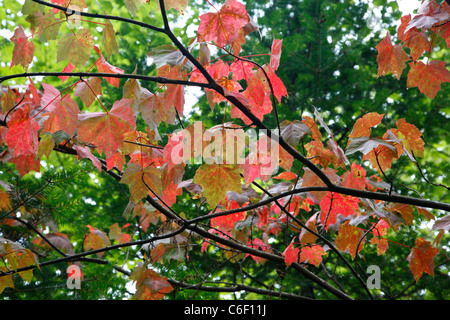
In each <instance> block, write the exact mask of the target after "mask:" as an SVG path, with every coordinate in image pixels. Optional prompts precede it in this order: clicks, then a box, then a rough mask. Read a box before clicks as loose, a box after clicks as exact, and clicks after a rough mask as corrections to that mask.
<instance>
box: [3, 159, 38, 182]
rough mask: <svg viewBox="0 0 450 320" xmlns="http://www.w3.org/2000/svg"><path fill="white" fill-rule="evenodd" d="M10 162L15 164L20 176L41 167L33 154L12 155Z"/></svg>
mask: <svg viewBox="0 0 450 320" xmlns="http://www.w3.org/2000/svg"><path fill="white" fill-rule="evenodd" d="M10 162H11V163H14V164H15V165H16V169H17V171H18V172H19V174H20V176H21V177H23V176H24V175H26V174H27V173H28V172H30V171H35V172H39V171H40V169H41V165H40V162H39V159H37V158H36V156H34V155H29V156H23V155H22V156H18V157H14V158H12V159H11V160H10Z"/></svg>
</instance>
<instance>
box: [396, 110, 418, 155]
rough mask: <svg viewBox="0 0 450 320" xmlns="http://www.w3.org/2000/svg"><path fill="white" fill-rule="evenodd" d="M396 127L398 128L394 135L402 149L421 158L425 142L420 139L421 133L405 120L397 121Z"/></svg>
mask: <svg viewBox="0 0 450 320" xmlns="http://www.w3.org/2000/svg"><path fill="white" fill-rule="evenodd" d="M396 125H397V128H398V130H397V132H396V134H397V136H398V138H399V139H400V140H401V143H402V145H403V147H404V148H406V149H407V150H408V151H409V152H413V153H414V155H415V156H418V157H423V154H424V147H423V146H424V144H425V142H424V141H423V140H422V138H421V136H422V132H420V130H419V129H417V127H416V126H415V125H413V124H411V123H407V122H406V120H405V118H402V119H399V120H398V121H397V122H396Z"/></svg>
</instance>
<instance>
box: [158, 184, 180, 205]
mask: <svg viewBox="0 0 450 320" xmlns="http://www.w3.org/2000/svg"><path fill="white" fill-rule="evenodd" d="M182 193H183V190H182V189H181V188H178V186H177V185H176V184H175V183H173V182H171V183H170V184H169V185H168V186H167V187H166V188H165V189H164V191H163V196H162V200H163V201H164V203H165V204H167V205H168V206H169V207H171V206H172V205H173V204H174V203H176V202H177V196H179V195H181V194H182Z"/></svg>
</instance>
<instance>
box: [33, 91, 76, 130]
mask: <svg viewBox="0 0 450 320" xmlns="http://www.w3.org/2000/svg"><path fill="white" fill-rule="evenodd" d="M42 87H43V88H44V95H43V96H42V98H41V106H42V107H43V108H45V109H44V111H43V115H44V116H47V115H48V118H47V119H46V120H45V121H44V127H43V131H44V132H50V133H54V132H57V131H59V130H62V131H64V132H66V133H67V134H68V135H70V136H73V135H74V134H75V131H76V130H77V126H78V114H79V113H80V109H79V108H78V104H77V103H76V102H75V100H73V99H72V97H71V96H69V95H65V96H64V97H63V98H61V94H60V92H59V90H58V89H56V88H55V87H53V86H51V85H49V84H46V83H42Z"/></svg>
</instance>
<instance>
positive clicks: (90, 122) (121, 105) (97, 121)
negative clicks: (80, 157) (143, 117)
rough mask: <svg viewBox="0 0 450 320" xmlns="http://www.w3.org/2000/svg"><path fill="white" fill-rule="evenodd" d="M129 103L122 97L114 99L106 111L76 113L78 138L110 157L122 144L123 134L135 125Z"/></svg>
mask: <svg viewBox="0 0 450 320" xmlns="http://www.w3.org/2000/svg"><path fill="white" fill-rule="evenodd" d="M130 104H131V100H130V99H122V100H118V101H116V102H115V103H114V105H113V107H112V108H111V110H110V111H109V112H108V113H104V112H91V113H85V114H80V115H78V119H79V123H78V138H79V139H80V140H81V141H84V142H90V143H93V144H94V145H95V146H96V147H97V148H98V151H99V153H101V152H104V153H105V155H106V157H107V158H110V157H111V156H113V155H114V154H115V153H116V152H117V150H118V149H120V148H121V147H122V145H123V144H124V142H123V141H124V139H123V138H124V134H125V133H126V132H128V131H132V130H134V128H135V127H136V123H135V120H134V112H133V110H132V109H131V106H130Z"/></svg>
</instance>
